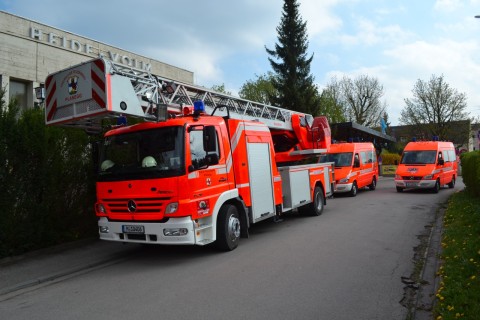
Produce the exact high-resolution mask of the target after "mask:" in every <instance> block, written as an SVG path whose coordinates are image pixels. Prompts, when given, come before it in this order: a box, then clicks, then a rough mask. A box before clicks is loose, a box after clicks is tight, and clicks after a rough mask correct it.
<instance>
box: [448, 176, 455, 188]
mask: <svg viewBox="0 0 480 320" xmlns="http://www.w3.org/2000/svg"><path fill="white" fill-rule="evenodd" d="M448 187H449V188H450V189H453V187H455V176H452V181H450V182H449V183H448Z"/></svg>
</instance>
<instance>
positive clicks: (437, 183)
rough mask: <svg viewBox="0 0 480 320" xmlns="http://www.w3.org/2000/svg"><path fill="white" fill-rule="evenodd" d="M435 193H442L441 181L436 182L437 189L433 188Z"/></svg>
mask: <svg viewBox="0 0 480 320" xmlns="http://www.w3.org/2000/svg"><path fill="white" fill-rule="evenodd" d="M432 191H433V193H438V191H440V181H438V180H437V181H436V182H435V187H433V189H432Z"/></svg>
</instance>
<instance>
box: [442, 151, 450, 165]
mask: <svg viewBox="0 0 480 320" xmlns="http://www.w3.org/2000/svg"><path fill="white" fill-rule="evenodd" d="M443 160H444V161H445V162H450V156H449V155H448V151H447V150H444V151H443Z"/></svg>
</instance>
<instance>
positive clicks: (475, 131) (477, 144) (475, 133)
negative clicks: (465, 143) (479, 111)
mask: <svg viewBox="0 0 480 320" xmlns="http://www.w3.org/2000/svg"><path fill="white" fill-rule="evenodd" d="M471 137H472V149H469V150H480V123H475V124H472V131H471Z"/></svg>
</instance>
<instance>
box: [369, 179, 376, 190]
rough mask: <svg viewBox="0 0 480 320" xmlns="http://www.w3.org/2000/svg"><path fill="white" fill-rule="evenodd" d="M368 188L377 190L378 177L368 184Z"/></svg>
mask: <svg viewBox="0 0 480 320" xmlns="http://www.w3.org/2000/svg"><path fill="white" fill-rule="evenodd" d="M368 188H369V189H370V190H372V191H373V190H375V189H376V188H377V178H376V177H373V179H372V183H370V185H369V186H368Z"/></svg>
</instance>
